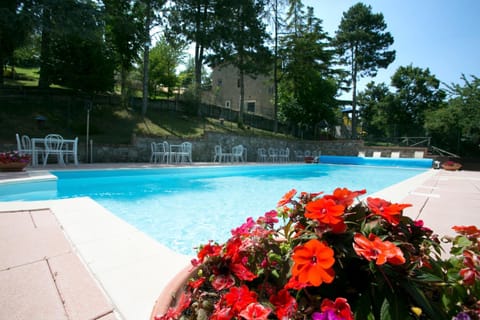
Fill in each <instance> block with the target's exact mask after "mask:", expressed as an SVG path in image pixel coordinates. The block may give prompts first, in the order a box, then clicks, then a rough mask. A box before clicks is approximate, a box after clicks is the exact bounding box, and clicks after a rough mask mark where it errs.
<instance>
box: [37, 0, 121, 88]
mask: <svg viewBox="0 0 480 320" xmlns="http://www.w3.org/2000/svg"><path fill="white" fill-rule="evenodd" d="M42 28H43V32H42V52H41V54H42V60H41V61H42V64H41V72H40V80H39V86H41V87H48V86H49V85H50V84H58V85H63V86H67V87H70V88H74V89H79V90H82V91H85V92H95V91H106V90H111V89H112V88H113V69H114V64H113V57H112V54H111V52H110V51H109V50H107V47H106V45H105V42H104V37H103V35H104V33H103V31H104V25H103V16H102V13H101V11H100V10H99V8H98V7H96V5H95V4H94V3H93V2H91V1H89V2H84V3H79V2H76V1H73V0H69V1H45V2H44V4H43V16H42Z"/></svg>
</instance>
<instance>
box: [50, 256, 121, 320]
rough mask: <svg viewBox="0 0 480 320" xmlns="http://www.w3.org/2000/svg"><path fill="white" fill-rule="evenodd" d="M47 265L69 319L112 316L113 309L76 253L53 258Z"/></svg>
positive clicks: (82, 319)
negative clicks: (110, 314)
mask: <svg viewBox="0 0 480 320" xmlns="http://www.w3.org/2000/svg"><path fill="white" fill-rule="evenodd" d="M49 264H50V269H51V271H52V274H53V275H54V278H55V283H56V285H57V288H58V291H59V293H60V296H61V297H62V300H63V301H64V305H65V309H66V310H67V313H68V316H69V318H70V320H85V319H97V318H98V317H99V316H101V315H105V314H109V313H113V306H112V305H111V304H110V302H109V301H108V300H107V299H106V296H105V295H104V294H103V293H102V291H100V290H98V285H97V283H96V282H95V280H94V278H93V277H92V275H91V274H90V272H89V271H88V270H87V268H86V267H85V265H84V264H83V263H82V261H80V259H79V258H78V256H77V255H76V254H74V253H72V252H70V253H67V254H63V255H61V256H57V257H53V258H51V259H49Z"/></svg>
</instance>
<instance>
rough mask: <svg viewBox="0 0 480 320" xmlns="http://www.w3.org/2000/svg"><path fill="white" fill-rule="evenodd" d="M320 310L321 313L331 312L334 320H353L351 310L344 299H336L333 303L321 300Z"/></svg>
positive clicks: (328, 300)
mask: <svg viewBox="0 0 480 320" xmlns="http://www.w3.org/2000/svg"><path fill="white" fill-rule="evenodd" d="M320 310H322V312H328V311H331V312H333V313H334V314H335V315H336V316H337V318H335V319H338V318H341V319H342V320H353V314H352V310H351V309H350V305H349V304H348V301H347V299H345V298H337V299H335V302H333V301H332V300H330V299H323V301H322V305H321V306H320Z"/></svg>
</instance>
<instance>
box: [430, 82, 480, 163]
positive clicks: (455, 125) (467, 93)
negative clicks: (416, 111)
mask: <svg viewBox="0 0 480 320" xmlns="http://www.w3.org/2000/svg"><path fill="white" fill-rule="evenodd" d="M461 80H463V84H451V85H449V86H448V90H447V94H448V97H449V99H448V102H447V103H446V104H445V105H443V106H442V107H440V108H438V109H435V110H431V111H428V112H426V119H425V128H426V129H427V130H428V131H429V133H430V134H431V135H432V138H433V140H434V141H435V143H436V144H438V145H439V146H440V147H443V148H445V149H447V150H455V152H457V153H462V154H467V155H478V154H479V153H480V145H479V143H480V78H478V77H476V76H473V75H472V76H471V79H468V78H467V77H466V76H465V75H462V77H461Z"/></svg>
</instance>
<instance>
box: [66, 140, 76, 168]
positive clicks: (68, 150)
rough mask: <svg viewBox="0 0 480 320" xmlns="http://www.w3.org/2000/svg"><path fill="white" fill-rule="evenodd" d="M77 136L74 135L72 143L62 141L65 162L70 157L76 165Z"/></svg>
mask: <svg viewBox="0 0 480 320" xmlns="http://www.w3.org/2000/svg"><path fill="white" fill-rule="evenodd" d="M70 146H71V148H70ZM77 150H78V137H75V139H74V140H73V143H70V142H69V143H68V144H67V143H64V144H63V155H64V156H65V163H68V158H69V157H72V159H73V163H74V164H75V165H76V166H78V155H77Z"/></svg>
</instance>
